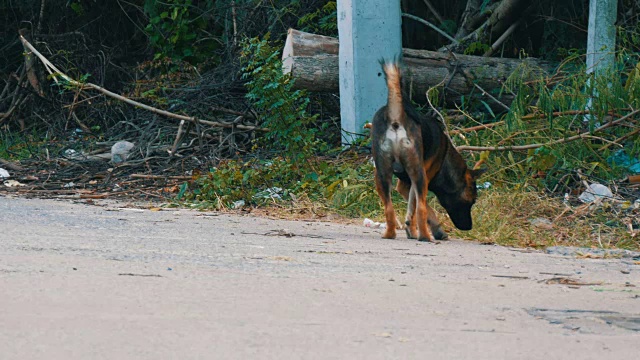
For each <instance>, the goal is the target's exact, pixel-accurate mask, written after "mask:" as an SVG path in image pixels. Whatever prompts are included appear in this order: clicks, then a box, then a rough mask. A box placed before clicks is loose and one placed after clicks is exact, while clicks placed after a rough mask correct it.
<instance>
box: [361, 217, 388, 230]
mask: <svg viewBox="0 0 640 360" xmlns="http://www.w3.org/2000/svg"><path fill="white" fill-rule="evenodd" d="M362 225H363V226H364V227H368V228H373V229H386V228H387V224H386V223H379V222H377V221H373V220H371V219H369V218H364V220H363V221H362Z"/></svg>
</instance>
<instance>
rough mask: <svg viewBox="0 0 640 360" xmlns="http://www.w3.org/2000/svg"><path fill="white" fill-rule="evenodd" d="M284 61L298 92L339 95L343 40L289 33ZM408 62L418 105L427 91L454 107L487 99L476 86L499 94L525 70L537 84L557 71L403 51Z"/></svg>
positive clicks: (530, 63)
mask: <svg viewBox="0 0 640 360" xmlns="http://www.w3.org/2000/svg"><path fill="white" fill-rule="evenodd" d="M282 60H283V71H284V73H286V74H291V76H292V77H293V78H294V79H295V86H296V88H298V89H307V90H309V91H316V92H334V93H336V92H338V91H339V79H338V63H339V62H338V39H336V38H332V37H328V36H322V35H314V34H309V33H305V32H302V31H298V30H294V29H290V30H289V34H288V36H287V41H286V43H285V47H284V51H283V54H282ZM403 60H404V64H405V66H406V68H407V70H408V71H407V72H406V73H405V76H404V77H403V81H404V82H405V88H406V89H410V90H411V96H412V98H413V100H414V101H416V102H419V103H425V102H426V92H427V90H429V89H430V88H432V87H434V86H437V85H442V86H444V96H445V99H446V101H447V103H448V104H449V105H452V104H456V103H459V102H460V96H461V95H465V96H469V95H475V96H476V97H478V96H483V95H484V94H482V91H479V90H478V87H477V86H479V87H480V88H482V89H483V90H485V91H488V92H497V91H496V90H499V89H501V88H502V85H503V84H504V81H505V80H506V79H507V78H508V77H509V76H510V75H511V74H513V73H514V72H515V71H521V73H522V75H523V76H525V78H526V80H535V79H539V78H540V77H541V76H544V75H546V74H549V73H551V72H552V71H553V68H554V66H553V65H552V64H550V63H548V62H545V61H542V60H539V59H534V58H528V59H524V60H519V59H505V58H491V57H482V56H468V55H457V54H455V55H454V54H452V53H448V54H445V53H441V52H435V51H427V50H413V49H403ZM523 65H524V66H523ZM476 85H477V86H476ZM440 91H441V93H442V90H440ZM495 97H496V98H497V100H498V101H500V102H502V103H503V104H506V105H509V104H510V103H511V101H512V99H513V95H512V94H502V95H500V96H498V95H496V96H495ZM487 102H488V103H489V104H490V105H491V106H492V107H493V106H494V105H498V104H495V102H494V103H491V102H492V100H489V99H488V98H487Z"/></svg>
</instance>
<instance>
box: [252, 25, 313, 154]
mask: <svg viewBox="0 0 640 360" xmlns="http://www.w3.org/2000/svg"><path fill="white" fill-rule="evenodd" d="M280 49H281V46H276V45H273V44H270V43H269V41H268V37H267V38H266V39H264V40H260V39H257V38H253V39H248V40H246V41H244V42H243V45H242V52H241V55H240V58H241V61H242V63H243V64H244V67H243V78H244V79H246V80H247V82H246V83H245V86H246V87H247V90H248V93H247V95H246V96H247V99H249V100H250V101H251V102H252V104H253V106H254V108H255V109H256V111H257V112H258V113H259V114H260V115H261V117H262V118H263V125H264V126H265V127H267V128H269V130H270V131H269V132H268V133H267V134H266V136H265V137H264V140H265V141H263V144H264V145H268V149H269V150H271V151H276V152H282V153H283V154H284V156H285V157H286V158H288V159H291V160H292V161H293V162H295V163H299V162H301V161H304V160H306V159H308V158H309V157H310V156H311V155H313V154H314V153H315V152H317V151H322V150H323V148H324V147H325V145H324V144H323V143H322V141H320V140H319V139H318V138H317V136H316V135H317V133H318V132H319V131H321V130H322V129H321V128H320V129H319V128H318V127H317V126H316V121H317V119H318V115H317V114H316V115H311V114H309V113H308V112H307V107H308V106H309V102H310V100H309V98H308V97H307V94H306V91H303V90H294V87H293V79H292V78H291V77H290V76H289V75H285V74H283V73H282V61H281V60H280Z"/></svg>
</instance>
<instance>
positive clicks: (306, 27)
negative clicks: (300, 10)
mask: <svg viewBox="0 0 640 360" xmlns="http://www.w3.org/2000/svg"><path fill="white" fill-rule="evenodd" d="M337 10H338V6H337V2H336V1H328V2H327V3H326V4H325V5H324V6H322V7H321V8H318V9H317V10H316V11H314V12H310V13H308V14H304V15H303V16H302V17H300V20H298V27H299V28H300V30H302V31H306V32H310V33H314V34H320V35H327V36H337V35H338V19H337Z"/></svg>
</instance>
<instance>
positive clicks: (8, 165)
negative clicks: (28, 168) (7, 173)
mask: <svg viewBox="0 0 640 360" xmlns="http://www.w3.org/2000/svg"><path fill="white" fill-rule="evenodd" d="M0 165H2V167H5V168H7V169H9V170H13V171H24V168H23V167H22V166H20V165H16V164H14V163H12V162H10V161H8V160H5V159H0Z"/></svg>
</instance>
